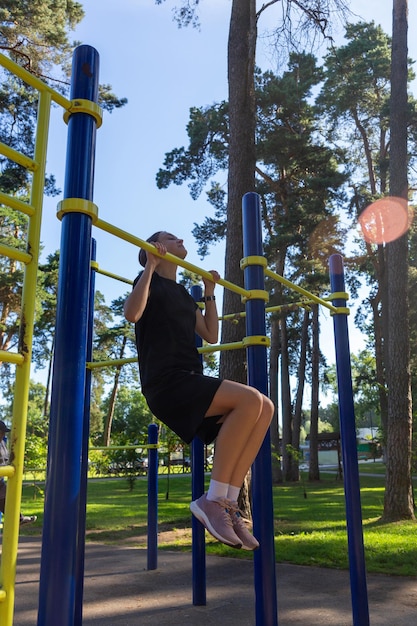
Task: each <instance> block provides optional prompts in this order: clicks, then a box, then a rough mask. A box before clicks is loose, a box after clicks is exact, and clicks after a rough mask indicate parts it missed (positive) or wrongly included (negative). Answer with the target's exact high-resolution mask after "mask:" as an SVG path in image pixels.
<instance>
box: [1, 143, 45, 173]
mask: <svg viewBox="0 0 417 626" xmlns="http://www.w3.org/2000/svg"><path fill="white" fill-rule="evenodd" d="M0 154H2V155H3V156H5V157H7V158H8V159H10V160H11V161H14V162H15V163H19V165H21V166H22V167H24V168H26V169H27V170H30V171H31V172H34V171H35V170H36V168H37V164H36V161H34V160H33V159H30V158H29V157H28V156H26V155H25V154H22V153H21V152H18V151H17V150H13V148H10V146H6V144H5V143H0Z"/></svg>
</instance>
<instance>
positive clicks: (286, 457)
mask: <svg viewBox="0 0 417 626" xmlns="http://www.w3.org/2000/svg"><path fill="white" fill-rule="evenodd" d="M281 403H282V471H283V474H284V480H290V477H291V461H292V457H291V454H290V452H289V449H288V448H289V447H290V446H291V442H292V411H291V388H290V373H289V364H288V336H287V318H286V316H285V313H284V314H283V315H282V318H281Z"/></svg>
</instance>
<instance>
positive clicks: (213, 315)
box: [195, 270, 220, 343]
mask: <svg viewBox="0 0 417 626" xmlns="http://www.w3.org/2000/svg"><path fill="white" fill-rule="evenodd" d="M210 273H211V274H212V276H213V281H211V280H206V279H203V282H204V297H205V298H210V299H209V300H206V301H205V310H204V315H203V314H202V313H201V311H200V309H197V310H196V322H195V332H196V333H197V335H200V337H201V338H202V339H204V340H205V341H207V342H208V343H216V341H217V339H218V336H219V316H218V314H217V307H216V301H215V300H214V288H215V286H216V282H217V281H218V280H219V278H220V275H219V274H218V273H217V272H215V271H214V270H210ZM211 298H213V299H211Z"/></svg>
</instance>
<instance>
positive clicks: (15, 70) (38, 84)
mask: <svg viewBox="0 0 417 626" xmlns="http://www.w3.org/2000/svg"><path fill="white" fill-rule="evenodd" d="M0 65H2V66H3V67H5V68H6V69H7V70H9V72H12V74H15V75H16V76H18V77H19V78H21V79H22V80H24V81H25V83H27V84H28V85H31V86H32V87H34V88H35V89H36V90H37V91H39V92H40V93H48V94H49V95H50V97H51V100H53V101H54V102H56V103H57V104H59V105H60V106H61V107H62V108H63V109H70V108H71V104H72V103H71V100H68V98H65V97H64V96H63V95H62V94H60V93H58V92H57V91H55V90H54V89H52V88H51V87H49V86H48V85H46V84H45V83H44V82H42V81H41V80H40V79H39V78H36V76H34V75H33V74H31V73H30V72H28V71H27V70H25V69H24V68H23V67H21V66H20V65H18V64H17V63H15V62H14V61H12V60H11V59H9V58H8V57H7V56H5V55H4V54H0Z"/></svg>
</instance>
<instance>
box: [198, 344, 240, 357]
mask: <svg viewBox="0 0 417 626" xmlns="http://www.w3.org/2000/svg"><path fill="white" fill-rule="evenodd" d="M244 347H245V346H244V344H243V341H234V342H233V343H222V344H215V345H213V346H211V345H207V346H202V347H201V348H198V352H199V353H200V354H210V353H211V352H225V351H226V350H242V348H244Z"/></svg>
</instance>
